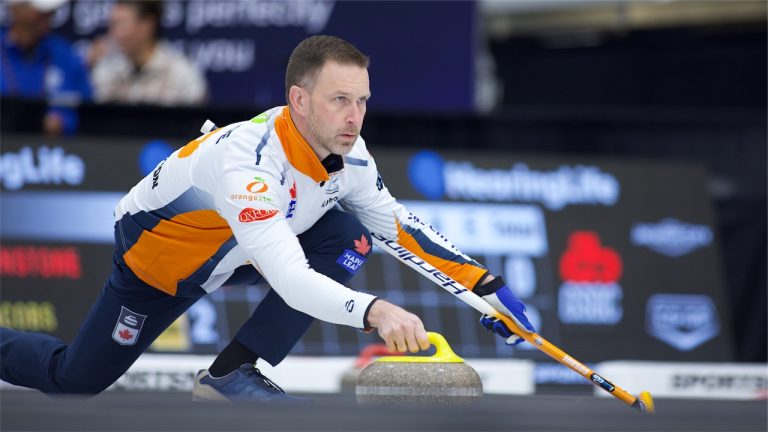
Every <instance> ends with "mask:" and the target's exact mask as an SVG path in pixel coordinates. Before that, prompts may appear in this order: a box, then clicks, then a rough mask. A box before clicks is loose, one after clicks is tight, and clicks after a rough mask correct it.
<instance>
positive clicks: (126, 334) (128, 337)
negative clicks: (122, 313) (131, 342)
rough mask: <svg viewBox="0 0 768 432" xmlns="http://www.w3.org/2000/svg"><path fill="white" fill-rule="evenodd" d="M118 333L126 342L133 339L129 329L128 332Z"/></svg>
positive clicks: (121, 331)
mask: <svg viewBox="0 0 768 432" xmlns="http://www.w3.org/2000/svg"><path fill="white" fill-rule="evenodd" d="M117 333H118V334H119V335H120V337H121V338H123V339H125V340H128V339H131V338H132V337H133V334H132V333H131V332H130V331H128V330H127V329H126V330H120V331H119V332H117Z"/></svg>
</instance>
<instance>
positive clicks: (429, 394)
mask: <svg viewBox="0 0 768 432" xmlns="http://www.w3.org/2000/svg"><path fill="white" fill-rule="evenodd" d="M427 336H428V337H429V342H430V343H431V344H432V345H434V346H435V349H436V351H435V354H434V355H433V356H431V357H426V356H398V357H380V358H378V359H377V360H376V361H374V362H373V363H371V364H370V365H368V367H366V368H365V369H363V370H362V371H361V372H360V375H359V376H358V379H357V388H356V389H355V394H356V397H357V403H358V404H360V405H380V404H383V405H386V404H413V403H416V404H466V403H470V402H474V401H476V400H478V399H480V397H481V396H482V395H483V383H482V381H481V380H480V376H479V375H478V374H477V372H475V370H474V369H472V368H471V367H470V366H469V365H467V364H466V363H464V360H463V359H462V358H461V357H459V356H457V355H456V354H454V352H453V351H452V350H451V347H450V346H449V345H448V342H447V341H446V340H445V338H444V337H443V336H441V335H439V334H437V333H432V332H428V333H427Z"/></svg>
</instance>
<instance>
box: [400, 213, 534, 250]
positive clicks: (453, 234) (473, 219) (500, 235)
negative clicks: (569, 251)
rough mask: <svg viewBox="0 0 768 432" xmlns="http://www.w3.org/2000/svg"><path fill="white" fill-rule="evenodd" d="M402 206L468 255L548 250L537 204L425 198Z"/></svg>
mask: <svg viewBox="0 0 768 432" xmlns="http://www.w3.org/2000/svg"><path fill="white" fill-rule="evenodd" d="M403 205H405V206H406V207H407V208H408V210H410V211H411V213H412V214H414V215H417V216H418V218H417V219H421V220H423V221H429V223H430V224H431V226H432V227H433V229H434V231H435V232H437V234H438V235H440V233H442V235H444V236H445V237H446V238H449V239H451V242H452V243H453V244H455V245H456V246H457V247H458V248H459V249H460V250H461V251H463V252H465V253H467V254H476V253H478V254H479V253H483V254H500V255H524V256H544V255H546V253H547V251H548V246H547V231H546V227H545V225H544V215H543V212H542V210H541V208H539V207H537V206H533V205H522V204H478V203H457V202H450V203H449V202H426V201H403Z"/></svg>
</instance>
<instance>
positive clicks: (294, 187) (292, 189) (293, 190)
mask: <svg viewBox="0 0 768 432" xmlns="http://www.w3.org/2000/svg"><path fill="white" fill-rule="evenodd" d="M288 193H290V194H291V199H296V182H293V187H292V188H290V189H288Z"/></svg>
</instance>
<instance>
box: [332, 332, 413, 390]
mask: <svg viewBox="0 0 768 432" xmlns="http://www.w3.org/2000/svg"><path fill="white" fill-rule="evenodd" d="M401 355H403V353H401V352H397V351H390V350H389V348H387V346H386V345H384V344H381V343H378V344H369V345H366V346H365V348H363V349H362V351H360V355H358V356H357V359H356V360H355V364H354V365H353V366H352V367H351V368H349V369H347V370H346V371H344V373H343V374H342V375H341V391H342V393H347V394H349V393H354V392H355V387H357V377H358V376H360V371H362V370H363V369H364V368H365V367H366V366H368V365H369V364H371V363H373V361H374V360H375V358H376V357H381V356H401Z"/></svg>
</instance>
